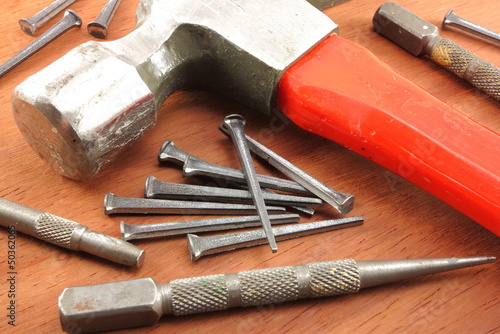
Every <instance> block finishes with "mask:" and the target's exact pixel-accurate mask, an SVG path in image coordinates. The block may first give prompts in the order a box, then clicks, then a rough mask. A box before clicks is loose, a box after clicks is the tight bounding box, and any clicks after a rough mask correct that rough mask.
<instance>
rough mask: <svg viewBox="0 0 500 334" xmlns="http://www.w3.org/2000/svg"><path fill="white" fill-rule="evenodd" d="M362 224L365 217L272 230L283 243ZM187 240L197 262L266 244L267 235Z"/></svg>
mask: <svg viewBox="0 0 500 334" xmlns="http://www.w3.org/2000/svg"><path fill="white" fill-rule="evenodd" d="M362 224H363V217H349V218H341V219H333V220H325V221H318V222H312V223H302V224H295V225H287V226H280V227H274V228H272V230H273V234H274V236H275V237H276V240H277V241H282V240H288V239H292V238H298V237H303V236H307V235H312V234H317V233H322V232H328V231H334V230H338V229H342V228H347V227H352V226H359V225H362ZM187 238H188V249H189V256H190V257H191V261H196V260H198V259H199V258H200V257H202V256H205V255H210V254H217V253H222V252H227V251H230V250H233V249H239V248H245V247H252V246H257V245H262V244H265V243H266V235H265V233H264V231H263V230H262V229H259V230H254V231H245V232H238V233H229V234H222V235H215V236H209V237H199V236H197V235H194V234H188V235H187Z"/></svg>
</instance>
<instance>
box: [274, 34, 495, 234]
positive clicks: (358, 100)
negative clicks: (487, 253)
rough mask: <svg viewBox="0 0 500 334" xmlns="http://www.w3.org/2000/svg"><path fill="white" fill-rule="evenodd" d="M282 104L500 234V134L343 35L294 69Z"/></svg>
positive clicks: (306, 124)
mask: <svg viewBox="0 0 500 334" xmlns="http://www.w3.org/2000/svg"><path fill="white" fill-rule="evenodd" d="M278 106H279V109H280V110H281V111H282V112H283V113H285V114H286V115H287V116H288V117H289V118H290V119H291V120H292V121H293V122H294V123H296V124H297V125H299V126H300V127H302V128H303V129H305V130H307V131H310V132H313V133H315V134H318V135H320V136H322V137H325V138H328V139H331V140H333V141H335V142H337V143H339V144H341V145H343V146H345V147H347V148H349V149H350V150H352V151H354V152H356V153H359V154H361V155H363V156H365V157H367V158H369V159H371V160H373V161H374V162H376V163H378V164H380V165H382V166H384V167H385V168H387V169H389V170H390V171H392V172H394V173H396V174H399V175H400V176H402V177H403V178H405V179H406V180H408V181H410V182H412V183H413V184H415V185H417V186H419V187H421V188H422V189H424V190H426V191H428V192H429V193H431V194H433V195H435V196H436V197H438V198H440V199H441V200H443V201H445V202H446V203H448V204H449V205H451V206H452V207H454V208H455V209H457V210H459V211H461V212H462V213H464V214H465V215H467V216H469V217H470V218H472V219H473V220H475V221H476V222H478V223H480V224H481V225H483V226H484V227H486V228H488V229H489V230H491V231H492V232H494V233H495V234H496V235H498V236H500V177H499V172H500V136H499V135H498V134H497V133H496V132H494V131H491V130H490V129H487V128H485V127H484V126H482V125H480V124H478V123H476V122H475V121H473V120H471V119H469V118H467V117H466V116H464V115H462V114H460V113H459V112H458V111H456V110H455V109H453V108H451V107H449V106H448V105H446V104H445V103H443V102H441V101H440V100H438V99H437V98H435V97H433V96H432V95H430V94H429V93H427V92H425V91H424V90H423V89H421V88H420V87H418V86H416V85H415V84H413V83H412V82H410V81H409V80H407V79H405V78H403V77H402V76H401V75H399V74H397V73H395V72H394V71H393V70H391V69H390V68H389V67H388V66H387V65H385V64H383V63H382V62H381V61H380V60H378V59H377V58H376V57H375V56H374V55H373V54H372V53H371V52H369V51H368V50H366V49H365V48H363V47H361V46H359V45H357V44H355V43H352V42H349V41H347V40H345V39H343V38H341V37H339V36H335V35H333V36H331V37H328V38H327V39H326V40H325V41H323V42H322V43H321V44H319V45H318V46H317V47H315V48H314V49H313V50H312V51H311V52H309V53H308V54H307V55H306V56H304V57H303V58H302V59H300V60H299V61H298V62H297V63H296V64H294V65H293V66H292V67H291V68H290V69H288V70H287V71H286V72H285V74H284V76H283V78H282V79H281V82H280V87H279V91H278Z"/></svg>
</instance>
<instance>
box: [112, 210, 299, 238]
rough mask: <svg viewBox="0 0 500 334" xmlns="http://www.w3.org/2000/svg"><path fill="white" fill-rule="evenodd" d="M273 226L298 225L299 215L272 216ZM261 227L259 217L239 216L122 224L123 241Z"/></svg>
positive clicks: (270, 217)
mask: <svg viewBox="0 0 500 334" xmlns="http://www.w3.org/2000/svg"><path fill="white" fill-rule="evenodd" d="M269 219H270V221H271V224H273V225H275V224H289V223H298V222H299V219H300V217H299V215H295V214H285V215H270V216H269ZM256 226H261V222H260V218H259V216H239V217H224V218H213V219H200V220H190V221H179V222H169V223H158V224H142V225H131V224H125V222H123V221H122V222H120V230H121V233H122V239H123V240H136V239H149V238H158V237H172V236H177V235H184V234H189V233H204V232H215V231H226V230H234V229H239V228H247V227H256Z"/></svg>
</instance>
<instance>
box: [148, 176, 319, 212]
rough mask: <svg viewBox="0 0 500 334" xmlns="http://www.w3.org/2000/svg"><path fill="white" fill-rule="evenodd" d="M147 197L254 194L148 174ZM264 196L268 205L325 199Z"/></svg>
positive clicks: (236, 199) (233, 199) (233, 198)
mask: <svg viewBox="0 0 500 334" xmlns="http://www.w3.org/2000/svg"><path fill="white" fill-rule="evenodd" d="M145 197H146V198H157V199H174V200H188V201H204V202H225V203H246V202H251V201H252V196H251V194H250V192H249V191H248V190H240V189H231V188H219V187H207V186H198V185H192V184H180V183H170V182H162V181H160V180H158V179H157V178H155V177H153V176H148V178H147V179H146V186H145ZM262 197H263V199H264V201H265V203H266V204H267V205H277V206H292V205H298V206H320V205H321V204H323V201H322V200H320V199H319V198H312V197H300V196H291V195H282V194H277V193H273V192H264V193H262Z"/></svg>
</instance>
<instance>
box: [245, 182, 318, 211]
mask: <svg viewBox="0 0 500 334" xmlns="http://www.w3.org/2000/svg"><path fill="white" fill-rule="evenodd" d="M235 187H236V188H240V189H245V190H248V187H246V186H245V185H244V184H240V183H236V184H235ZM262 193H264V194H265V193H271V194H274V192H272V191H271V190H268V189H264V188H262ZM319 200H321V199H319ZM285 207H286V208H288V209H292V210H295V211H297V212H299V213H301V214H304V215H306V216H308V217H312V216H313V215H314V212H315V211H314V209H313V208H309V207H307V206H302V205H285Z"/></svg>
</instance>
